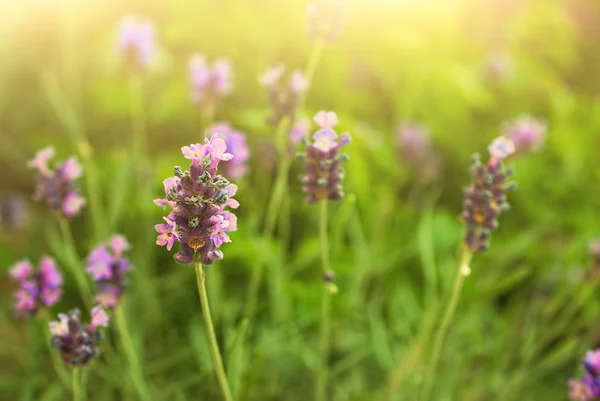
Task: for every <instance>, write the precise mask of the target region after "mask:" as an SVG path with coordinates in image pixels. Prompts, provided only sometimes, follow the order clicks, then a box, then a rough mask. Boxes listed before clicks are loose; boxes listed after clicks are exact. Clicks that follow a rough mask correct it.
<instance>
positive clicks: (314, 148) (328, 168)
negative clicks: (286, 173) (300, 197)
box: [300, 111, 350, 203]
mask: <svg viewBox="0 0 600 401" xmlns="http://www.w3.org/2000/svg"><path fill="white" fill-rule="evenodd" d="M314 120H315V122H316V123H317V124H318V125H319V126H320V127H321V129H319V130H318V131H317V132H316V133H315V134H314V135H313V142H312V144H310V143H309V144H308V148H307V150H306V153H303V154H300V157H301V158H302V159H303V161H304V167H305V170H306V173H305V174H304V175H302V176H300V182H301V183H302V185H303V190H304V192H305V193H306V202H308V203H316V202H318V201H320V200H322V199H329V200H338V199H341V198H343V196H344V192H343V188H342V180H343V178H344V170H343V169H342V167H341V163H342V162H344V161H346V160H347V159H348V155H346V154H345V153H340V148H341V147H342V146H344V145H345V144H347V143H349V142H350V136H349V135H348V134H342V135H341V136H340V137H339V138H338V135H337V133H336V132H335V131H334V130H333V128H332V127H333V126H334V125H336V124H337V122H338V119H337V115H336V114H335V113H333V112H325V111H320V112H318V113H317V114H316V115H315V117H314Z"/></svg>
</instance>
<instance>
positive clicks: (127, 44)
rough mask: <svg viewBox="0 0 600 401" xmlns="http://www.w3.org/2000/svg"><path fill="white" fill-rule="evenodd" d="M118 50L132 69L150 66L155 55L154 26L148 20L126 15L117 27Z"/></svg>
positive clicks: (140, 69) (142, 68)
mask: <svg viewBox="0 0 600 401" xmlns="http://www.w3.org/2000/svg"><path fill="white" fill-rule="evenodd" d="M118 38H119V50H120V51H121V53H122V54H123V58H124V59H125V62H126V64H127V65H129V66H130V67H131V68H132V70H134V71H144V70H146V69H148V67H150V65H151V64H152V62H153V61H154V57H155V55H156V41H155V38H154V26H153V24H152V23H151V22H150V21H145V20H141V19H138V18H137V17H134V16H131V15H128V16H126V17H125V18H123V20H122V21H121V23H120V24H119V27H118Z"/></svg>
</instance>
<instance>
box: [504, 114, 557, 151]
mask: <svg viewBox="0 0 600 401" xmlns="http://www.w3.org/2000/svg"><path fill="white" fill-rule="evenodd" d="M546 131H547V126H546V123H545V122H544V121H542V120H540V119H536V118H534V117H530V116H522V117H517V118H515V119H513V120H511V121H508V122H507V123H505V124H504V135H505V136H506V137H507V138H510V139H512V141H513V142H514V144H515V149H516V151H517V152H518V153H525V152H532V151H536V150H538V149H539V148H540V147H541V146H542V145H543V143H544V140H545V138H546Z"/></svg>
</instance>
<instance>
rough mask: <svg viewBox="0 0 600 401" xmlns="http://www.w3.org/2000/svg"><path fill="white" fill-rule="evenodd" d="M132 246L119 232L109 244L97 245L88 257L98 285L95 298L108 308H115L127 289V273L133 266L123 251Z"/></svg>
mask: <svg viewBox="0 0 600 401" xmlns="http://www.w3.org/2000/svg"><path fill="white" fill-rule="evenodd" d="M107 246H108V247H109V248H110V252H109V251H108V249H107ZM130 248H131V246H130V245H129V243H128V242H127V239H126V238H125V237H124V236H122V235H118V234H117V235H113V236H112V237H111V239H110V240H109V241H108V244H106V245H105V244H101V245H99V246H98V247H96V249H94V250H93V251H92V252H91V253H90V255H89V256H88V258H87V271H88V272H89V273H90V274H91V276H92V277H93V278H94V280H95V281H96V284H97V286H98V289H97V292H96V295H95V296H94V299H95V300H96V302H98V303H99V304H100V305H102V306H103V307H105V308H107V309H113V308H115V307H116V306H117V305H118V304H119V302H120V301H121V299H122V298H123V295H124V294H125V290H126V289H127V276H126V274H127V272H129V271H130V270H131V269H132V267H133V266H132V265H131V262H129V260H127V259H126V258H125V256H124V254H123V253H124V252H125V251H128V250H129V249H130Z"/></svg>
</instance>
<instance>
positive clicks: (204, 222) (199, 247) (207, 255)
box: [154, 135, 239, 265]
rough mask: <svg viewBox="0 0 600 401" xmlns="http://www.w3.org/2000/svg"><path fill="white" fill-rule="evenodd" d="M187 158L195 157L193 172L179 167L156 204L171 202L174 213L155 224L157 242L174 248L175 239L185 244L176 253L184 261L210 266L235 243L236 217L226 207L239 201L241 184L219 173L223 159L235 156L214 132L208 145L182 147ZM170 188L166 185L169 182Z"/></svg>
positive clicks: (185, 262) (181, 261) (180, 261)
mask: <svg viewBox="0 0 600 401" xmlns="http://www.w3.org/2000/svg"><path fill="white" fill-rule="evenodd" d="M181 151H182V152H183V155H184V156H185V158H186V159H190V160H191V165H190V168H189V171H187V170H186V171H183V170H182V169H181V167H178V166H177V167H175V177H174V178H173V179H171V181H170V182H171V183H172V184H173V185H172V186H170V187H169V190H168V192H167V197H166V199H158V200H155V203H156V204H159V205H160V204H163V203H165V202H166V204H169V205H171V207H172V210H171V213H169V215H168V216H167V217H164V220H165V223H163V224H157V225H156V226H154V228H155V229H156V231H157V232H158V233H159V235H158V238H157V239H156V244H157V245H161V246H166V247H167V249H168V250H171V248H172V247H173V245H174V244H175V241H177V242H179V243H180V244H181V252H179V253H177V254H175V255H174V259H175V261H177V262H179V263H182V264H190V263H193V262H194V258H195V257H197V260H198V261H199V262H200V263H202V264H204V265H209V264H211V263H212V262H214V261H215V260H219V259H222V258H223V253H222V252H221V251H220V250H219V249H217V248H219V247H220V246H221V245H222V244H223V243H225V242H231V239H230V238H229V235H228V234H227V233H228V232H230V231H235V230H237V218H236V216H235V215H234V214H233V213H231V212H229V211H227V210H225V208H227V207H231V208H233V209H235V208H237V207H238V206H239V203H238V202H237V201H236V200H235V199H233V196H234V195H235V192H236V191H237V186H236V185H234V184H231V183H230V182H229V181H228V180H227V179H226V178H225V177H223V176H221V175H218V174H217V167H218V165H219V162H220V161H228V160H231V159H232V158H233V155H232V154H231V153H227V145H226V144H225V141H224V140H223V139H221V138H218V137H217V136H216V135H213V136H212V137H211V138H210V139H205V142H204V144H199V143H197V144H192V145H190V146H184V147H183V148H181ZM165 187H166V185H165Z"/></svg>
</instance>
